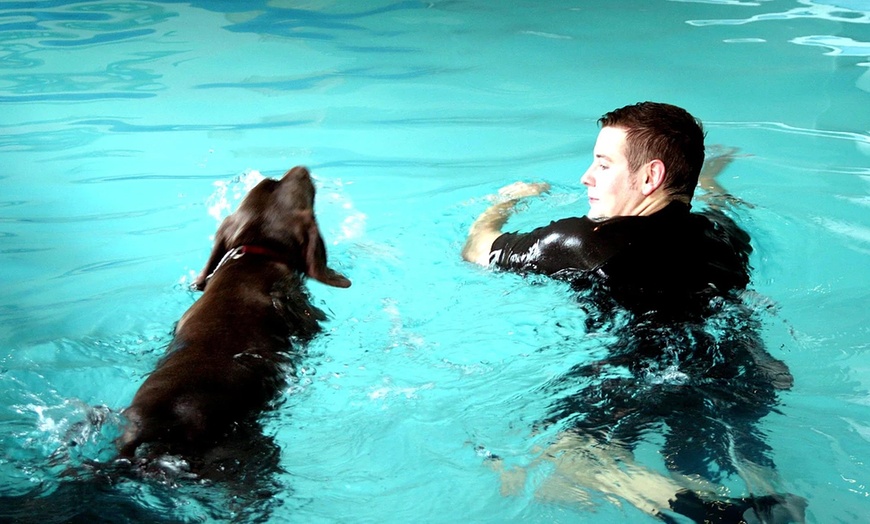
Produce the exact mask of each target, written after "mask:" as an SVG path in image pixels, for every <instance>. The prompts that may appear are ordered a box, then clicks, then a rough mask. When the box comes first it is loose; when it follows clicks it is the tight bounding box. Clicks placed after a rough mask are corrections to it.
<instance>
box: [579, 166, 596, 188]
mask: <svg viewBox="0 0 870 524" xmlns="http://www.w3.org/2000/svg"><path fill="white" fill-rule="evenodd" d="M580 183H581V184H583V185H584V186H591V185H593V184H594V183H595V179H594V178H592V168H591V167H590V168H589V169H587V170H586V172H585V173H583V176H581V177H580Z"/></svg>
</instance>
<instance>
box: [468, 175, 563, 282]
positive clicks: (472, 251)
mask: <svg viewBox="0 0 870 524" xmlns="http://www.w3.org/2000/svg"><path fill="white" fill-rule="evenodd" d="M549 189H550V185H549V184H546V183H544V182H539V183H527V182H514V183H513V184H511V185H508V186H505V187H503V188H501V189H499V191H498V196H497V198H498V199H499V201H498V202H496V203H495V204H493V205H492V206H490V207H489V209H487V210H486V211H484V212H483V213H481V215H480V216H479V217H477V220H475V221H474V223H473V224H471V229H470V230H469V232H468V239H467V240H466V241H465V247H463V248H462V258H464V259H465V260H467V261H469V262H474V263H475V264H480V265H481V266H488V265H489V252H490V249H491V248H492V243H493V242H494V241H495V239H497V238H498V237H500V236H501V234H502V231H501V229H502V228H503V227H504V225H505V224H506V223H507V221H508V218H509V217H510V215H511V211H513V209H514V207H515V206H516V205H517V202H519V200H520V199H521V198H526V197H530V196H536V195H540V194H541V193H544V192H546V191H549Z"/></svg>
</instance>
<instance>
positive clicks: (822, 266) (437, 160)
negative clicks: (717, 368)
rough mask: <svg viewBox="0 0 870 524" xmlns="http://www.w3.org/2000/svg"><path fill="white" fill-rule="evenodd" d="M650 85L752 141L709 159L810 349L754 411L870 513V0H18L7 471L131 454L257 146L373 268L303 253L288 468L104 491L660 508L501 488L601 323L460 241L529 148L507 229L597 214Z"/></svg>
mask: <svg viewBox="0 0 870 524" xmlns="http://www.w3.org/2000/svg"><path fill="white" fill-rule="evenodd" d="M646 99H650V100H661V101H667V102H671V103H674V104H678V105H681V106H684V107H686V108H687V109H689V110H690V111H691V112H692V113H693V114H695V115H697V116H698V117H699V118H701V119H702V120H703V121H704V122H705V125H706V128H707V130H708V144H719V145H721V146H722V147H728V148H731V147H733V148H738V149H739V156H738V157H737V158H736V159H735V161H734V162H733V163H732V164H731V165H730V166H728V168H727V169H726V170H725V171H724V172H723V173H722V175H721V177H720V179H719V183H720V184H721V185H722V186H723V188H724V191H727V193H728V194H730V195H731V196H732V197H734V198H733V199H732V201H731V202H732V204H730V205H729V207H728V212H729V214H731V215H732V216H733V217H734V218H735V219H737V220H738V221H739V222H740V223H741V225H743V226H744V227H745V228H746V229H747V230H748V231H749V233H750V234H751V235H752V238H753V246H754V248H755V251H754V253H753V257H752V265H753V267H754V274H753V282H752V285H751V288H752V292H753V294H752V298H751V299H748V300H751V301H752V303H753V304H755V305H756V307H757V308H759V310H760V311H762V312H763V317H762V318H763V320H764V331H763V336H764V339H765V342H766V345H767V348H768V350H769V351H770V352H771V354H772V355H773V356H774V357H776V358H779V359H782V360H784V361H786V362H787V363H788V365H789V366H790V368H791V371H792V373H793V374H794V377H795V386H794V388H793V389H792V390H791V391H789V392H786V393H784V394H783V395H781V404H780V406H779V411H780V413H772V414H771V415H769V416H767V417H766V418H765V419H764V420H763V421H762V424H761V428H762V431H763V433H764V434H765V435H766V439H767V442H768V444H769V445H770V446H771V447H772V449H773V450H774V454H773V458H774V459H775V461H776V463H777V467H778V473H779V480H778V481H777V482H778V486H777V487H778V489H779V490H780V491H783V492H790V493H794V494H797V495H800V496H802V497H805V498H806V499H807V500H808V501H809V506H808V520H809V521H810V522H821V523H829V522H861V521H863V520H864V518H866V517H865V516H866V515H867V514H870V502H868V500H870V488H868V483H870V478H868V473H867V471H868V468H867V466H866V464H865V462H866V459H867V457H868V456H870V393H868V392H870V352H868V350H870V327H868V325H870V322H868V321H870V313H868V311H870V271H868V269H867V268H868V267H870V265H868V262H870V213H868V208H870V167H868V166H870V134H868V133H870V7H868V6H867V4H866V2H864V1H863V0H824V1H822V0H814V1H811V0H802V1H780V0H774V1H759V2H748V1H747V2H743V1H736V0H722V1H715V0H708V1H697V2H692V1H665V0H656V1H653V0H648V1H634V2H610V1H605V0H592V1H583V0H574V1H553V2H531V1H530V2H482V1H477V2H475V1H467V2H461V1H452V2H451V1H444V2H439V1H434V2H415V1H408V2H386V1H385V2H374V1H366V2H352V3H351V2H344V3H343V2H331V1H326V0H323V1H316V0H312V1H307V2H284V1H277V0H276V1H274V2H244V3H242V2H196V1H194V2H183V3H182V2H51V1H44V2H39V1H36V2H4V3H3V4H2V5H0V115H2V116H0V158H2V166H3V169H2V171H0V178H2V180H3V182H2V184H3V192H2V196H0V239H2V243H0V268H2V271H0V279H2V286H0V318H2V322H0V359H2V360H0V442H2V449H3V453H2V457H0V496H3V497H16V498H15V500H18V501H21V500H30V501H32V502H33V503H34V504H38V503H39V502H40V501H42V500H49V501H53V502H52V504H54V505H52V506H51V507H52V508H53V509H57V508H58V504H71V505H75V504H77V503H78V504H80V503H82V502H81V501H80V499H79V498H76V496H72V495H70V496H68V497H66V498H64V497H60V498H59V499H58V498H52V495H53V494H57V493H61V492H62V490H61V489H59V488H58V486H59V485H61V474H62V472H63V471H64V470H65V469H66V468H68V467H74V466H79V465H81V464H82V463H84V462H88V461H94V460H96V461H108V460H110V459H111V457H112V439H113V438H114V436H115V435H116V434H117V427H118V419H117V415H116V413H117V411H118V410H120V409H121V408H123V407H124V406H126V405H127V404H128V403H129V402H130V400H131V399H132V396H133V394H134V392H135V391H136V389H137V387H138V385H139V384H140V383H141V381H142V380H143V379H144V377H145V375H146V374H147V373H148V372H149V371H150V370H151V369H153V366H154V364H155V362H156V361H157V359H158V358H159V356H160V355H161V353H162V351H163V349H164V348H165V346H166V344H167V343H168V341H169V338H170V332H171V330H172V326H173V323H174V322H175V321H176V320H177V319H178V317H179V316H180V315H181V314H182V313H183V312H184V311H185V310H186V309H187V307H189V306H190V304H191V303H192V302H193V301H194V300H195V298H196V295H195V294H192V293H190V292H189V291H187V284H188V283H189V282H190V281H191V278H192V275H193V274H194V273H195V272H198V271H199V269H200V268H201V265H202V264H204V262H205V259H206V257H207V255H208V253H209V250H210V241H211V235H213V233H214V231H215V228H216V225H217V223H218V221H217V219H218V218H220V217H221V216H224V215H225V214H226V213H227V212H228V210H231V209H232V208H233V207H234V206H235V205H236V204H237V202H238V198H239V197H240V196H241V195H243V194H244V192H245V188H246V187H248V184H249V183H250V182H251V181H255V180H256V179H257V177H258V172H259V173H262V174H263V175H267V176H278V175H280V174H281V173H283V171H284V170H286V169H288V168H290V167H292V166H294V165H298V164H303V165H307V166H308V167H309V168H311V170H312V171H313V173H314V175H315V177H316V180H317V185H318V188H319V193H318V200H317V212H318V217H319V221H320V225H321V229H322V232H323V234H324V236H325V238H326V239H327V243H328V249H329V256H330V259H331V263H332V265H333V266H334V267H336V269H338V270H339V271H340V272H342V273H344V274H346V275H348V277H349V278H350V279H351V280H352V281H353V283H354V285H353V287H351V288H350V289H348V290H340V289H335V288H328V287H326V286H322V285H320V284H317V283H310V284H309V289H310V291H311V294H312V296H313V298H314V301H315V302H316V303H317V304H318V305H320V306H321V307H322V308H323V309H325V310H326V311H328V312H329V314H330V321H329V322H328V323H326V324H325V325H324V327H325V329H326V332H325V334H324V336H322V337H320V338H319V339H317V340H316V341H315V342H314V343H313V344H312V345H311V347H310V348H309V355H308V357H307V358H306V359H305V363H304V367H303V369H301V370H300V373H299V377H298V380H296V381H294V383H293V384H292V385H291V387H290V388H289V389H288V391H287V394H286V396H285V398H284V399H283V401H282V403H281V405H280V406H279V408H278V409H277V410H276V411H274V412H273V413H270V414H269V415H267V416H266V418H265V431H266V433H267V434H269V435H272V436H274V440H275V442H276V443H277V444H278V445H279V446H280V448H281V455H280V466H281V469H282V471H281V472H280V473H278V474H276V475H274V478H273V479H272V480H271V481H272V482H273V483H274V489H273V490H272V491H271V495H270V496H268V497H263V498H261V499H257V500H254V501H251V500H250V499H249V498H246V497H245V496H242V495H240V494H239V493H232V492H226V490H224V491H221V490H220V488H213V489H212V488H208V487H207V486H206V487H203V486H199V485H196V484H195V483H194V484H191V483H185V482H176V483H174V484H173V483H167V484H161V483H159V482H145V481H142V482H135V481H128V482H124V483H122V484H121V485H120V486H119V487H118V488H117V493H115V495H114V496H116V497H119V500H120V499H121V498H124V499H126V500H130V501H133V504H134V505H136V506H137V507H141V508H144V509H148V510H152V512H155V513H157V514H160V515H164V516H165V517H167V518H176V519H179V520H185V521H203V520H216V521H226V520H232V519H236V520H241V521H258V520H259V521H274V522H286V521H292V522H410V521H428V522H454V521H470V522H512V521H513V522H518V521H523V522H576V521H581V522H583V521H586V522H622V521H639V522H643V521H648V522H657V521H656V520H654V519H652V518H651V517H647V516H645V515H644V514H642V513H641V512H639V511H638V510H636V509H634V508H633V507H631V506H630V505H626V504H623V505H621V506H618V505H615V504H612V503H610V502H608V501H607V500H605V499H604V498H603V497H599V498H597V499H595V501H596V505H595V506H594V507H591V508H590V507H589V506H585V505H580V504H572V503H565V502H555V501H551V500H545V499H543V498H542V497H540V496H538V495H536V492H537V491H538V489H537V488H538V487H539V486H541V485H542V484H543V483H544V482H545V481H546V478H547V476H548V474H549V472H548V471H547V470H546V468H543V469H536V470H532V471H531V473H530V475H529V477H528V478H527V479H526V481H525V483H524V484H523V485H522V486H521V489H520V490H519V491H518V492H517V493H515V494H513V495H510V496H507V495H502V494H501V493H500V488H501V479H500V476H499V474H498V473H497V472H495V471H493V469H492V468H490V467H488V465H487V462H488V461H487V460H486V457H487V456H488V455H489V454H496V455H498V456H500V457H502V458H503V459H504V462H505V463H506V464H507V465H508V466H525V465H529V464H531V463H532V462H533V460H534V458H535V457H536V456H537V453H538V451H537V450H538V448H539V447H542V446H546V445H547V443H549V442H551V441H552V439H553V438H554V435H553V434H552V433H546V432H544V433H539V432H535V431H533V426H534V424H535V422H536V421H537V420H539V419H540V417H541V416H542V413H543V412H544V411H545V409H546V406H547V405H548V404H549V402H550V401H551V400H552V399H551V398H549V397H548V392H547V389H546V388H545V387H544V385H545V384H547V383H548V382H549V381H551V380H553V378H554V377H558V376H559V375H560V374H562V373H564V372H565V371H566V370H568V369H569V368H570V367H571V366H572V365H573V364H575V363H577V362H582V361H584V359H588V358H590V352H591V351H592V350H593V345H591V344H590V343H589V342H588V341H585V340H584V339H583V333H584V331H583V330H584V327H583V326H584V323H583V318H582V315H580V314H579V312H578V310H577V307H576V304H575V302H574V299H573V296H572V294H571V293H570V291H569V290H568V289H567V288H566V287H565V286H564V285H562V284H559V283H556V282H549V281H546V280H540V281H538V280H535V281H534V282H533V283H534V284H535V285H529V282H527V281H526V280H525V279H523V278H522V277H519V276H515V275H508V274H496V273H493V272H490V271H487V270H483V269H479V268H477V267H472V266H471V265H469V264H466V263H464V262H462V261H461V260H460V259H459V255H458V254H459V250H460V249H461V246H462V243H463V241H464V238H465V234H466V232H467V230H468V227H469V226H470V224H471V222H472V221H473V219H474V218H475V217H476V216H477V215H478V214H479V213H480V212H481V211H482V210H483V209H485V208H486V206H487V204H488V200H487V198H486V196H487V195H489V194H492V193H493V192H495V191H496V190H497V189H498V188H499V187H501V186H502V185H504V184H506V183H508V182H511V181H514V180H517V179H536V180H546V181H548V182H550V183H551V184H552V186H553V190H552V192H551V193H550V194H549V195H548V196H547V197H546V198H543V199H541V200H539V201H535V202H533V203H531V204H530V205H529V206H528V208H527V209H525V210H524V212H523V213H521V214H519V215H517V216H516V217H515V218H514V219H512V221H511V222H510V224H509V227H510V228H511V229H523V228H529V227H532V226H534V225H539V224H541V223H546V222H547V221H549V220H552V219H555V218H561V217H564V216H571V215H580V214H583V213H584V212H585V209H586V208H585V206H586V201H585V191H584V189H583V187H582V186H581V185H580V184H579V177H580V175H581V174H582V172H583V170H584V169H585V167H586V165H587V164H588V162H589V161H590V160H591V157H590V152H591V149H592V145H593V143H594V141H595V136H596V134H597V127H596V125H595V121H596V119H597V118H598V117H599V116H600V115H601V114H602V113H604V112H605V111H608V110H610V109H613V108H615V107H618V106H622V105H625V104H628V103H633V102H636V101H639V100H646ZM700 196H701V197H703V198H706V199H716V198H718V199H720V200H721V199H722V196H721V195H720V194H719V192H716V191H707V192H703V193H702V194H701V195H700ZM699 205H703V200H702V201H701V202H700V203H699ZM92 406H105V407H106V408H108V410H109V411H100V412H99V413H102V414H103V415H102V416H103V418H104V419H105V420H104V422H103V423H102V424H101V425H99V424H93V423H91V422H88V415H89V413H90V414H91V416H93V413H92V412H91V411H90V410H91V407H92ZM73 441H75V442H76V443H77V445H76V446H70V442H73ZM641 451H643V453H639V459H640V460H643V461H645V462H647V463H649V465H650V467H653V468H658V469H661V466H660V465H658V464H657V462H656V460H657V458H656V455H655V451H654V450H653V449H645V450H641ZM728 488H729V489H731V494H732V495H735V496H739V495H742V494H745V490H746V489H747V486H746V485H745V484H741V482H740V480H739V479H734V480H733V482H731V483H729V485H728ZM57 500H60V502H57ZM77 501H78V502H77ZM34 507H36V506H31V511H33V508H34ZM25 514H26V515H30V516H31V517H33V518H34V519H38V520H40V521H41V522H47V521H50V519H48V518H47V517H46V516H45V515H44V514H39V515H38V516H34V515H35V514H34V513H25ZM152 516H153V515H152Z"/></svg>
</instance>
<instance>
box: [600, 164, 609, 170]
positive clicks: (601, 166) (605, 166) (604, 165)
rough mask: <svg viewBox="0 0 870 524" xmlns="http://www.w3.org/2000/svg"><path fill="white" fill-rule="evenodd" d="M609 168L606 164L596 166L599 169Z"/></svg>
mask: <svg viewBox="0 0 870 524" xmlns="http://www.w3.org/2000/svg"><path fill="white" fill-rule="evenodd" d="M608 167H609V166H608V165H607V164H598V168H599V169H607V168H608Z"/></svg>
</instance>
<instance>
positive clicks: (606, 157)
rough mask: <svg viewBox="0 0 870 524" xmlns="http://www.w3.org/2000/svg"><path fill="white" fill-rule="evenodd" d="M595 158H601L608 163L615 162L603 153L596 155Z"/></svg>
mask: <svg viewBox="0 0 870 524" xmlns="http://www.w3.org/2000/svg"><path fill="white" fill-rule="evenodd" d="M595 158H600V159H602V160H607V161H608V162H613V159H612V158H610V157H609V156H607V155H603V154H601V153H595Z"/></svg>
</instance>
